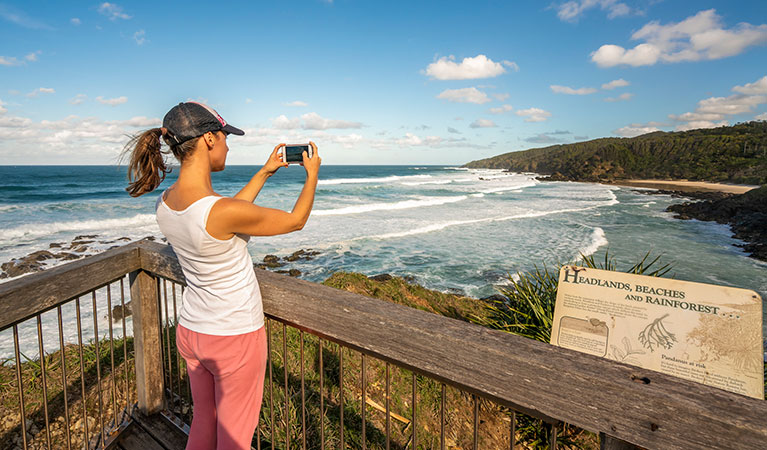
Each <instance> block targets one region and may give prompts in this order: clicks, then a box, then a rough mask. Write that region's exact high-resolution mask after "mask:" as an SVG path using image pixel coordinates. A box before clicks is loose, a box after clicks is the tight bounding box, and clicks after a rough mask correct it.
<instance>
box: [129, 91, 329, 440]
mask: <svg viewBox="0 0 767 450" xmlns="http://www.w3.org/2000/svg"><path fill="white" fill-rule="evenodd" d="M229 134H235V135H240V136H242V135H243V134H245V133H244V132H243V131H242V130H240V129H239V128H235V127H233V126H231V125H229V124H227V123H226V121H225V120H224V119H222V118H221V116H219V115H218V113H216V111H214V110H213V109H211V108H209V107H207V106H205V105H202V104H199V103H194V102H187V103H180V104H179V105H177V106H175V107H173V108H172V109H171V110H170V111H169V112H168V113H167V114H166V115H165V118H164V119H163V126H162V128H154V129H151V130H148V131H145V132H144V133H141V134H139V135H136V136H135V137H134V138H133V139H132V140H131V141H130V142H129V143H128V145H126V148H125V154H126V155H129V156H130V164H129V168H128V179H129V181H130V184H129V187H128V188H127V189H126V190H127V191H128V192H129V193H130V195H131V196H133V197H138V196H140V195H142V194H145V193H147V192H151V191H152V190H154V189H155V188H156V187H157V186H159V184H160V183H161V182H162V180H163V179H164V178H165V174H166V173H168V172H169V170H168V169H167V168H166V164H165V161H164V158H163V153H162V152H161V149H160V138H162V139H163V140H164V141H165V143H166V144H168V145H169V146H170V150H171V151H172V152H173V155H174V156H175V157H176V159H178V161H179V162H180V163H181V169H180V171H179V175H178V180H176V182H175V183H174V184H173V185H172V186H170V187H169V188H168V189H166V190H165V192H163V194H162V195H161V196H160V197H159V198H158V200H157V204H156V211H157V223H158V224H159V226H160V230H161V231H162V233H163V234H164V235H165V237H166V238H167V240H168V242H169V243H170V244H171V246H172V247H173V250H174V251H175V252H176V256H177V257H178V260H179V263H180V264H181V268H182V269H183V271H184V276H185V277H186V282H187V289H185V290H184V295H183V304H182V307H181V314H180V318H179V323H178V326H177V327H176V344H177V346H178V350H179V353H180V354H181V355H182V356H183V357H184V359H185V360H186V363H187V368H188V371H189V380H190V382H191V387H192V399H193V401H194V418H193V420H192V426H191V430H190V432H189V440H188V442H187V446H186V448H187V449H194V450H196V449H250V443H251V439H252V438H253V433H254V431H255V429H256V426H257V425H258V417H259V411H260V409H261V399H262V395H263V387H264V369H265V365H266V357H267V349H266V333H265V331H264V313H263V307H262V303H261V292H260V290H259V287H258V281H257V280H256V276H255V273H254V272H253V262H252V260H251V258H250V255H249V254H248V251H247V242H248V239H250V236H273V235H277V234H283V233H290V232H291V231H296V230H300V229H302V228H303V226H304V224H306V220H307V219H308V218H309V213H310V212H311V209H312V204H313V203H314V192H315V189H316V187H317V174H318V172H319V168H320V163H321V159H320V157H319V156H318V154H317V146H316V145H314V143H313V142H312V143H310V144H311V146H312V149H313V150H314V152H313V155H312V157H311V158H309V157H308V155H307V154H306V152H304V154H303V163H302V165H303V166H304V168H305V169H306V182H305V183H304V187H303V190H302V191H301V194H300V195H299V197H298V200H297V201H296V204H295V206H294V207H293V210H292V211H291V212H285V211H281V210H277V209H271V208H264V207H261V206H257V205H254V204H253V201H254V200H255V199H256V196H258V193H259V192H260V191H261V188H262V187H263V186H264V183H265V182H266V180H267V179H268V178H269V177H270V176H272V175H273V174H274V173H275V172H276V171H277V170H278V169H279V168H280V167H285V166H287V163H284V162H282V160H281V158H280V156H279V154H278V152H279V150H280V148H282V147H284V146H285V144H280V145H278V146H277V147H275V148H274V151H273V152H272V154H271V155H270V156H269V159H268V161H267V162H266V164H264V166H263V167H262V168H261V170H259V171H258V173H256V174H255V175H254V176H253V178H251V180H250V182H248V184H247V185H246V186H245V187H244V188H242V190H240V192H238V193H237V194H236V195H235V196H233V197H231V198H229V197H223V196H221V195H219V194H217V193H216V192H215V191H214V190H213V186H212V185H211V178H210V173H211V172H218V171H221V170H224V167H225V165H226V154H227V152H228V151H229V147H228V146H227V143H226V138H227V135H229Z"/></svg>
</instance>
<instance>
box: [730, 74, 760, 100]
mask: <svg viewBox="0 0 767 450" xmlns="http://www.w3.org/2000/svg"><path fill="white" fill-rule="evenodd" d="M732 90H733V91H735V92H740V93H741V94H746V95H759V94H767V75H765V76H763V77H762V78H759V79H758V80H756V81H754V82H753V83H746V84H745V85H743V86H735V87H734V88H732Z"/></svg>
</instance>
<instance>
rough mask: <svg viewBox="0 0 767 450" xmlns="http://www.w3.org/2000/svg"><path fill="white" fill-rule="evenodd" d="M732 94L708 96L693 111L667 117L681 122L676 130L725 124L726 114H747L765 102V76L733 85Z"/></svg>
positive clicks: (766, 95)
mask: <svg viewBox="0 0 767 450" xmlns="http://www.w3.org/2000/svg"><path fill="white" fill-rule="evenodd" d="M732 90H733V91H734V92H739V94H733V95H730V96H727V97H709V98H706V99H703V100H701V101H699V102H698V106H697V108H695V111H694V112H686V113H684V114H678V115H677V114H669V118H671V119H672V120H674V121H676V122H682V123H680V124H679V125H677V126H676V128H675V130H676V131H685V130H692V129H695V128H714V127H721V126H726V125H728V124H729V122H728V121H727V120H725V119H726V117H727V116H733V115H738V114H748V113H751V112H753V110H754V109H755V108H756V107H757V106H759V105H761V104H764V103H767V76H765V77H762V78H760V79H758V80H756V81H754V82H753V83H746V84H745V85H743V86H734V87H733V88H732Z"/></svg>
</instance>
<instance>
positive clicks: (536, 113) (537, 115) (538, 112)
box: [516, 108, 551, 122]
mask: <svg viewBox="0 0 767 450" xmlns="http://www.w3.org/2000/svg"><path fill="white" fill-rule="evenodd" d="M516 114H517V115H518V116H520V117H525V122H545V121H546V120H548V118H549V117H551V113H550V112H548V111H545V110H543V109H540V108H528V109H520V110H518V111H517V112H516Z"/></svg>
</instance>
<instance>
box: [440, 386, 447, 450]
mask: <svg viewBox="0 0 767 450" xmlns="http://www.w3.org/2000/svg"><path fill="white" fill-rule="evenodd" d="M445 390H446V389H445V383H442V400H441V401H440V406H439V448H440V450H445Z"/></svg>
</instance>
